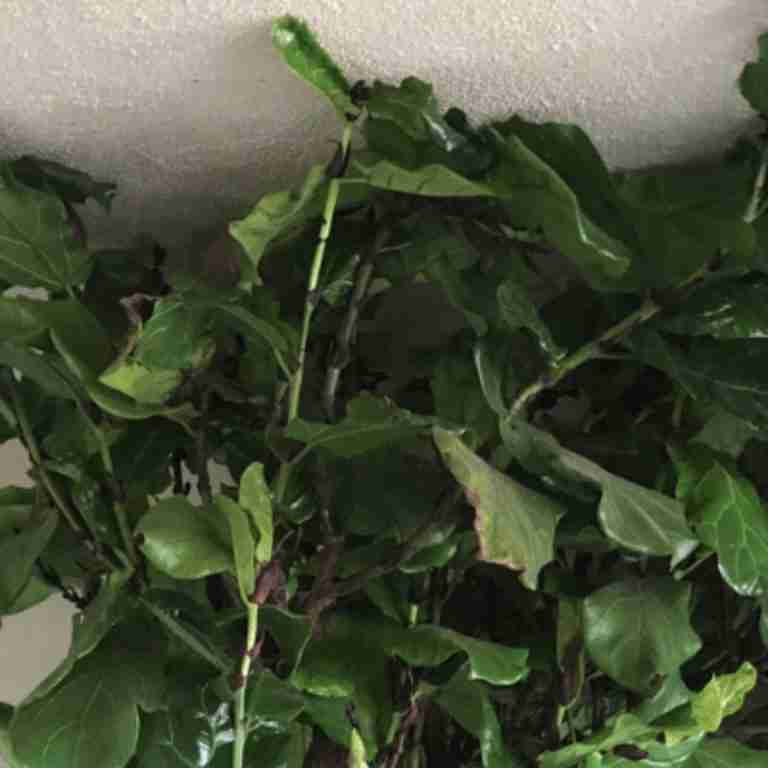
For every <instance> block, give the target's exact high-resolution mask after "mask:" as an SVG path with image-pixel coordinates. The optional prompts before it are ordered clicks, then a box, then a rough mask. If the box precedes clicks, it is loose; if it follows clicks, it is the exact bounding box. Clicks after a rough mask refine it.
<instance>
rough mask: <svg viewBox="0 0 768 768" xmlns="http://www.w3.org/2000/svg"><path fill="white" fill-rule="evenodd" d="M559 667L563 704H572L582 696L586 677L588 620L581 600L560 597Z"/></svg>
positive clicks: (561, 700)
mask: <svg viewBox="0 0 768 768" xmlns="http://www.w3.org/2000/svg"><path fill="white" fill-rule="evenodd" d="M557 665H558V667H559V668H560V693H561V695H560V703H561V705H562V706H570V705H572V704H573V703H574V702H575V701H576V700H577V699H578V698H579V696H581V689H582V687H583V686H584V678H585V676H586V659H585V656H584V619H583V616H582V609H581V601H579V600H574V599H573V598H568V597H560V599H559V600H558V608H557Z"/></svg>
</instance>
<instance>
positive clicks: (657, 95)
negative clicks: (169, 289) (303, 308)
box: [0, 0, 768, 242]
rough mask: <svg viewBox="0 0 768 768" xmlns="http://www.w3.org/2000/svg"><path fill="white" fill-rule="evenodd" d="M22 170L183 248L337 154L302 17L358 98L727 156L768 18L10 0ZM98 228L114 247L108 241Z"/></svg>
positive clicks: (608, 3) (11, 117) (701, 8)
mask: <svg viewBox="0 0 768 768" xmlns="http://www.w3.org/2000/svg"><path fill="white" fill-rule="evenodd" d="M0 8H2V17H3V24H2V27H0V45H1V46H2V50H3V51H4V58H5V61H6V65H5V66H6V79H5V81H4V83H3V89H2V94H1V95H0V101H1V103H2V107H1V111H0V147H2V153H3V154H5V155H11V154H17V153H20V152H34V153H36V154H42V155H44V156H48V157H51V158H54V159H59V160H62V161H65V162H68V163H71V164H73V165H75V166H77V167H81V168H83V169H85V170H88V171H89V172H91V173H92V174H94V175H97V176H101V177H105V178H108V179H114V180H116V181H117V182H118V183H119V187H120V195H119V197H118V199H117V200H116V204H115V213H114V215H113V227H114V228H115V234H116V235H117V236H118V237H120V238H121V239H124V238H125V237H128V236H131V235H133V234H135V233H136V232H139V231H148V232H151V233H153V234H155V235H156V236H159V237H161V238H163V239H165V241H166V242H178V241H179V240H180V239H183V238H184V236H185V235H187V236H188V235H189V234H190V233H195V234H197V233H203V232H205V231H206V230H209V229H210V228H211V227H215V226H220V225H221V224H222V223H223V222H225V221H226V220H227V218H231V217H233V216H235V215H237V214H240V213H242V212H243V211H244V210H245V209H247V207H248V206H249V204H250V203H252V202H253V201H254V200H255V199H256V198H257V197H258V195H260V194H261V193H263V192H265V191H269V190H271V189H274V188H276V187H277V186H279V185H281V184H284V183H286V182H290V181H293V180H295V179H296V178H297V177H298V176H299V175H300V174H301V172H302V169H304V168H305V167H306V166H307V165H308V164H309V163H310V162H312V161H313V160H316V159H317V158H319V157H322V156H325V155H328V154H329V153H330V152H331V151H332V148H331V147H330V145H328V144H326V141H327V140H328V139H329V138H331V137H333V136H334V135H335V133H336V131H335V129H334V118H333V116H332V114H331V112H330V109H329V108H327V107H326V106H325V105H324V103H323V102H322V100H321V99H320V98H319V97H318V96H316V95H315V94H314V93H313V92H311V91H310V90H309V89H308V88H307V87H305V86H304V85H303V84H302V83H301V82H299V81H298V80H296V79H294V78H293V77H292V75H291V74H290V73H289V72H288V71H287V70H286V69H285V68H284V67H283V66H282V64H281V62H280V61H279V59H278V57H277V55H276V54H275V53H274V52H273V50H272V48H271V45H270V41H269V22H270V19H272V18H273V17H275V16H276V15H280V14H282V13H286V12H290V13H294V14H297V15H303V16H304V17H305V18H307V20H308V21H309V22H310V24H311V25H312V26H313V27H314V28H315V30H316V31H317V33H318V34H319V36H320V37H321V39H322V41H323V42H324V44H325V45H326V46H327V47H328V49H329V50H330V51H331V52H332V53H333V55H334V56H335V57H336V58H337V59H338V60H339V61H340V62H341V63H342V65H343V67H344V68H345V70H346V72H347V74H348V76H349V77H350V79H351V80H354V79H358V78H373V77H376V76H378V77H382V78H389V79H393V80H399V79H400V78H402V77H404V76H406V75H408V74H415V75H418V76H420V77H422V78H425V79H428V80H431V81H433V82H434V84H435V86H436V90H437V93H438V95H439V97H440V98H441V100H442V102H443V103H444V104H446V105H448V104H450V103H455V104H457V105H459V106H465V107H468V108H469V109H468V111H469V112H470V113H471V114H472V115H474V116H475V117H478V118H481V117H488V116H495V117H498V116H503V115H507V114H509V113H511V112H515V111H519V112H521V113H523V114H525V115H527V116H529V117H534V118H537V119H556V120H569V121H574V122H578V123H580V124H581V125H583V126H584V127H585V128H587V129H588V130H589V131H590V133H591V134H592V135H593V137H594V139H595V140H596V142H597V144H598V146H599V148H600V149H601V150H602V151H603V153H604V154H605V156H606V158H607V160H608V162H609V163H610V164H612V165H623V166H636V165H642V164H647V163H649V162H653V161H659V160H664V159H670V158H685V157H688V156H691V155H693V154H699V153H706V152H709V151H712V150H717V149H718V148H720V147H722V146H723V145H724V144H725V143H726V142H727V141H728V140H729V139H730V138H731V137H732V136H733V135H734V134H735V133H737V132H739V131H740V130H742V129H743V128H744V127H745V125H746V124H747V121H748V120H749V113H748V111H747V109H746V108H745V106H744V104H742V103H741V100H740V98H739V96H738V93H737V91H736V89H735V88H734V81H735V79H736V78H737V76H738V74H739V71H740V69H741V67H742V65H743V63H744V62H745V61H746V60H747V59H748V58H750V57H752V55H753V52H754V50H755V39H756V37H757V35H758V34H759V33H761V32H763V31H765V30H766V29H768V5H767V4H766V0H620V1H619V0H364V1H363V0H315V1H314V2H301V1H300V0H293V1H292V2H290V1H283V2H279V1H278V0H262V1H261V2H244V0H2V2H1V3H0ZM98 218H99V217H98V216H96V215H94V217H93V222H94V226H95V227H96V230H95V231H96V232H97V234H98V239H99V240H104V239H105V238H104V232H105V229H104V224H103V222H100V221H99V220H98Z"/></svg>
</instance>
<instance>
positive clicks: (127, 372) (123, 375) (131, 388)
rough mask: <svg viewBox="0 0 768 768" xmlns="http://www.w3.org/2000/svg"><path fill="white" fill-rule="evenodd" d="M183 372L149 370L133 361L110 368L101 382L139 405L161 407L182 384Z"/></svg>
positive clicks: (101, 378)
mask: <svg viewBox="0 0 768 768" xmlns="http://www.w3.org/2000/svg"><path fill="white" fill-rule="evenodd" d="M182 378H183V377H182V373H181V371H175V370H158V369H156V368H155V369H149V368H147V367H146V366H144V365H142V364H141V363H137V362H135V361H133V360H123V361H120V362H119V363H117V364H116V365H113V366H110V367H109V368H108V369H107V370H106V371H104V373H102V375H101V376H99V381H100V382H101V383H102V384H106V386H108V387H110V388H111V389H116V390H117V391H118V392H122V393H123V394H124V395H127V396H128V397H130V398H131V399H133V400H136V402H138V403H146V404H148V405H161V404H162V403H164V402H165V401H166V400H168V398H169V397H170V396H171V394H172V393H173V391H174V390H175V389H176V388H177V387H178V386H179V385H180V384H181V382H182Z"/></svg>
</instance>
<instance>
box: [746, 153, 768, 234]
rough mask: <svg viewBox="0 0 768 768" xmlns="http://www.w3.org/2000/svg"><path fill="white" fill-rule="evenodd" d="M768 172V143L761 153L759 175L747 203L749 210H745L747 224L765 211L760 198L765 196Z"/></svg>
mask: <svg viewBox="0 0 768 768" xmlns="http://www.w3.org/2000/svg"><path fill="white" fill-rule="evenodd" d="M766 172H768V143H766V144H765V145H764V146H763V151H762V153H761V155H760V165H759V166H758V169H757V175H756V176H755V182H754V185H753V187H752V197H751V198H750V200H749V203H748V204H747V210H746V211H745V212H744V221H745V222H746V223H747V224H751V223H752V222H753V221H755V220H756V219H758V218H759V217H760V216H761V215H762V213H764V211H765V206H761V205H760V198H761V197H762V196H763V187H764V186H765V178H766Z"/></svg>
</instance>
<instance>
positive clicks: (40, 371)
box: [0, 343, 78, 400]
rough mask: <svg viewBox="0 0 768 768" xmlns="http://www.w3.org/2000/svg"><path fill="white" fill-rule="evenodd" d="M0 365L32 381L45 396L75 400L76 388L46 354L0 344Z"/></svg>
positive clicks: (57, 364)
mask: <svg viewBox="0 0 768 768" xmlns="http://www.w3.org/2000/svg"><path fill="white" fill-rule="evenodd" d="M0 365H5V366H8V367H9V368H15V369H16V370H17V371H19V372H20V373H21V374H22V376H23V377H24V378H26V379H29V380H31V381H34V382H35V384H37V385H38V386H39V387H40V388H41V389H42V390H43V391H44V392H45V393H46V394H48V395H51V396H53V397H57V398H61V399H64V400H77V398H78V388H77V386H76V384H75V383H74V382H73V381H72V378H71V374H70V373H69V372H68V371H67V370H66V369H65V368H64V366H62V365H61V363H60V361H59V360H58V359H57V358H56V357H55V356H54V355H50V354H47V353H40V354H36V353H35V352H33V351H32V350H29V349H24V348H22V347H16V346H13V345H12V344H5V343H0Z"/></svg>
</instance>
